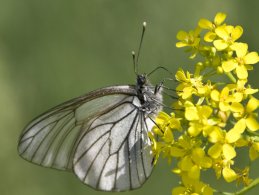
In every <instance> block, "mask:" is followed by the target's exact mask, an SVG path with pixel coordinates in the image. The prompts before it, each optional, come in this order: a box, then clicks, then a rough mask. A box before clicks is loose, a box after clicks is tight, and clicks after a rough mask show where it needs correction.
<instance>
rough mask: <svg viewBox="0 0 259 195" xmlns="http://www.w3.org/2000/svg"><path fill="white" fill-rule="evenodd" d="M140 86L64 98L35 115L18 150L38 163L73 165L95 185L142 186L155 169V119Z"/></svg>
mask: <svg viewBox="0 0 259 195" xmlns="http://www.w3.org/2000/svg"><path fill="white" fill-rule="evenodd" d="M140 107H141V105H140V101H139V99H138V97H137V94H136V89H135V87H134V86H114V87H108V88H104V89H100V90H97V91H94V92H91V93H89V94H87V95H85V96H82V97H79V98H76V99H73V100H71V101H68V102H66V103H64V104H61V105H59V106H57V107H55V108H53V109H51V110H49V111H48V112H46V113H44V114H43V115H41V116H39V117H38V118H36V119H35V120H33V121H32V122H31V123H30V124H29V125H28V126H27V127H26V128H25V129H24V131H23V133H22V135H21V138H20V141H19V146H18V151H19V154H20V155H21V156H22V157H23V158H24V159H26V160H28V161H31V162H33V163H36V164H39V165H42V166H45V167H53V168H57V169H63V170H69V169H71V168H73V170H74V173H75V174H76V175H77V176H78V178H79V179H80V180H81V181H82V182H84V183H85V184H88V185H90V186H92V187H93V188H96V189H100V190H106V191H112V190H113V191H123V190H129V189H135V188H138V187H140V186H141V185H142V184H143V183H144V182H145V180H146V179H147V178H148V176H149V175H150V173H151V171H152V167H153V166H152V155H151V153H150V148H149V145H148V144H147V142H148V138H147V133H146V131H147V130H148V129H150V128H151V126H152V124H151V121H150V120H149V118H148V117H147V116H146V114H145V112H144V111H143V110H141V109H139V108H140Z"/></svg>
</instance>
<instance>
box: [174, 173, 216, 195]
mask: <svg viewBox="0 0 259 195" xmlns="http://www.w3.org/2000/svg"><path fill="white" fill-rule="evenodd" d="M172 195H213V189H212V188H211V187H210V186H209V185H208V184H205V183H203V182H201V181H199V180H193V179H190V178H189V177H188V176H186V175H184V174H183V175H182V185H181V186H178V187H176V188H174V189H173V190H172Z"/></svg>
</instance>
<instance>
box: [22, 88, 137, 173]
mask: <svg viewBox="0 0 259 195" xmlns="http://www.w3.org/2000/svg"><path fill="white" fill-rule="evenodd" d="M132 95H133V96H134V90H131V87H129V86H120V87H119V86H117V87H112V88H111V87H109V88H104V89H100V90H97V91H94V92H91V93H89V94H87V95H85V96H82V97H79V98H75V99H73V100H70V101H68V102H66V103H63V104H61V105H59V106H57V107H55V108H53V109H51V110H49V111H47V112H46V113H44V114H42V115H41V116H39V117H38V118H36V119H35V120H33V121H32V122H31V123H29V124H28V125H27V127H26V128H25V129H24V131H23V133H22V135H21V137H20V140H19V145H18V152H19V154H20V155H21V156H22V157H23V158H24V159H26V160H28V161H31V162H33V163H36V164H39V165H42V166H46V167H53V168H57V169H71V168H72V167H71V165H72V164H71V162H72V161H71V159H72V158H73V153H74V148H75V147H74V146H75V144H76V141H77V139H78V137H79V135H80V132H81V127H82V124H84V123H85V122H88V121H89V120H91V118H93V117H94V116H96V115H98V114H100V113H101V112H103V111H105V110H108V109H109V108H110V107H112V106H114V105H116V104H117V103H118V102H120V101H122V100H123V99H124V98H125V96H132Z"/></svg>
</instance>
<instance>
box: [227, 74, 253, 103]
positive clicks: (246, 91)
mask: <svg viewBox="0 0 259 195" xmlns="http://www.w3.org/2000/svg"><path fill="white" fill-rule="evenodd" d="M246 83H247V80H246V79H244V80H238V81H237V83H235V84H228V85H227V87H228V88H229V90H230V91H231V92H232V93H233V96H234V97H236V99H241V100H244V99H246V98H247V97H248V95H252V94H255V93H257V92H258V89H252V88H251V87H250V86H249V85H248V87H246V86H245V85H246Z"/></svg>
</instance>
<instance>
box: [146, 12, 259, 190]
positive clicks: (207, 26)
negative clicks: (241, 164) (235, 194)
mask: <svg viewBox="0 0 259 195" xmlns="http://www.w3.org/2000/svg"><path fill="white" fill-rule="evenodd" d="M225 19H226V14H224V13H217V14H216V16H215V18H214V20H213V21H209V20H207V19H201V20H200V21H199V22H198V26H197V27H196V28H195V30H193V31H189V32H185V31H180V32H179V33H178V34H177V39H178V40H179V42H178V43H176V47H188V51H189V52H191V56H190V58H191V59H198V60H199V61H198V62H195V66H194V67H195V68H194V73H193V74H192V73H191V72H189V71H184V70H183V69H179V70H178V71H177V73H176V75H175V78H176V80H177V81H178V82H179V85H178V87H177V88H176V91H177V95H178V100H177V101H176V102H173V108H174V109H175V112H174V113H171V114H170V115H168V114H166V113H165V112H161V113H160V114H159V116H158V117H157V119H156V124H157V125H156V126H154V127H153V130H152V132H150V134H149V137H150V139H151V142H152V149H153V153H154V155H155V162H156V161H157V159H158V157H159V156H160V154H161V155H162V156H163V157H165V158H167V159H168V161H169V162H172V160H173V161H175V162H176V167H175V168H174V169H173V170H172V171H173V173H176V174H177V175H179V176H180V178H181V184H180V186H178V187H174V188H173V190H172V194H173V195H181V194H183V195H186V194H204V195H211V194H213V192H214V191H215V190H216V189H213V188H212V187H211V186H210V185H209V184H206V183H204V182H202V181H201V173H202V172H201V171H205V170H208V169H213V170H214V171H215V175H216V178H220V177H223V178H224V179H225V181H226V182H233V181H236V182H238V183H243V184H244V185H249V184H250V183H251V182H252V179H250V178H249V166H247V167H245V168H243V169H238V168H237V167H235V162H236V157H237V155H238V152H237V149H238V148H240V147H246V148H248V149H249V158H250V160H251V161H254V160H255V159H257V158H258V157H259V133H258V130H259V122H258V107H259V100H258V99H257V98H256V97H255V96H254V94H255V93H257V92H258V89H253V88H252V87H251V86H250V84H249V82H248V78H249V74H248V71H250V70H253V66H252V65H253V64H256V63H257V62H259V56H258V53H257V52H250V51H249V50H248V45H247V44H246V43H242V42H238V39H239V38H240V37H241V35H242V33H243V29H242V27H241V26H232V25H228V24H226V23H225ZM197 56H199V58H196V57H197Z"/></svg>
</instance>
